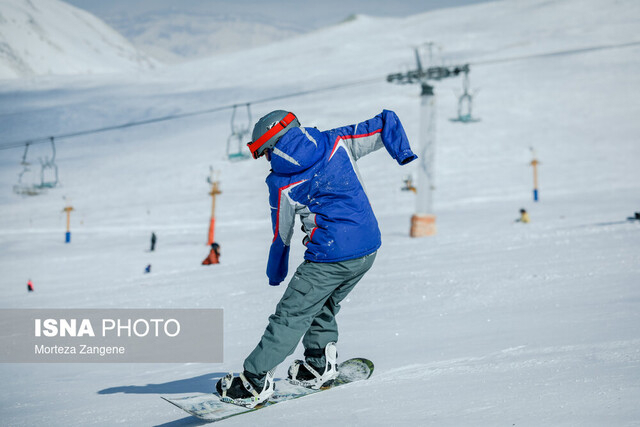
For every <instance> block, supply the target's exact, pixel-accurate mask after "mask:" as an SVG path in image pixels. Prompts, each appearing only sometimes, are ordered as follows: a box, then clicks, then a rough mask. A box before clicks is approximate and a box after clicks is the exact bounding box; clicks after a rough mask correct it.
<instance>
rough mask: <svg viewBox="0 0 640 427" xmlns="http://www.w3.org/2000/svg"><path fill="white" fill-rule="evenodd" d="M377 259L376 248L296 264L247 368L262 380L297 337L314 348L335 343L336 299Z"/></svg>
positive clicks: (291, 349) (336, 334)
mask: <svg viewBox="0 0 640 427" xmlns="http://www.w3.org/2000/svg"><path fill="white" fill-rule="evenodd" d="M375 258H376V253H375V252H374V253H372V254H370V255H366V256H364V257H361V258H356V259H351V260H347V261H340V262H331V263H319V262H310V261H305V262H303V263H302V264H300V266H299V267H298V269H297V270H296V273H295V274H294V276H293V278H292V279H291V281H290V282H289V285H288V287H287V289H286V290H285V292H284V294H283V295H282V298H281V299H280V302H279V303H278V305H277V306H276V312H275V313H274V314H272V315H271V316H269V325H268V326H267V329H266V330H265V331H264V334H263V335H262V339H260V342H259V343H258V345H257V346H256V348H255V349H254V350H253V351H252V352H251V354H250V355H249V356H248V357H247V358H246V359H245V361H244V370H245V373H247V374H250V376H251V377H253V378H256V379H258V378H259V379H262V378H263V377H264V375H266V373H267V372H269V371H270V370H271V369H273V368H275V367H276V366H278V365H279V364H280V363H282V362H283V361H284V359H286V358H287V357H288V356H289V355H291V354H292V353H293V352H294V351H295V349H296V347H297V346H298V343H299V342H300V338H302V344H303V345H304V348H305V349H306V350H311V351H313V350H316V352H317V350H324V348H325V347H326V346H327V344H329V343H330V342H337V341H338V324H337V323H336V314H338V311H340V302H341V301H342V300H343V299H344V298H345V297H346V296H347V295H348V294H349V292H351V290H352V289H353V287H354V286H355V285H356V284H357V283H358V282H359V281H360V279H362V277H363V276H364V274H365V273H366V272H367V271H368V270H369V269H370V268H371V266H372V265H373V261H374V260H375ZM303 336H304V337H303ZM322 360H324V356H322ZM323 363H324V362H323Z"/></svg>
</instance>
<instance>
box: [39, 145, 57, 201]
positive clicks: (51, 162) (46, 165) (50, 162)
mask: <svg viewBox="0 0 640 427" xmlns="http://www.w3.org/2000/svg"><path fill="white" fill-rule="evenodd" d="M51 151H52V153H53V154H52V156H51V159H49V158H48V157H45V158H44V159H43V158H40V159H39V160H40V185H39V186H38V187H39V188H41V189H45V188H54V187H56V186H57V185H58V165H57V164H56V143H55V140H54V139H53V137H51ZM49 169H50V170H51V171H52V172H53V180H49V181H45V171H46V170H49Z"/></svg>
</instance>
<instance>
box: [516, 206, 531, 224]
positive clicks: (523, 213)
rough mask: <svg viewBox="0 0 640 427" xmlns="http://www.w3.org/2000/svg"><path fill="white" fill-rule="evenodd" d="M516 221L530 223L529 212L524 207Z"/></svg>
mask: <svg viewBox="0 0 640 427" xmlns="http://www.w3.org/2000/svg"><path fill="white" fill-rule="evenodd" d="M516 222H522V223H524V224H528V223H529V214H528V213H527V211H526V210H525V209H524V208H522V209H520V218H518V219H516Z"/></svg>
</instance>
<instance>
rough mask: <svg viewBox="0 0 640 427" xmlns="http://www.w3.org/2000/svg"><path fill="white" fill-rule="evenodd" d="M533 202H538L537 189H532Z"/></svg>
mask: <svg viewBox="0 0 640 427" xmlns="http://www.w3.org/2000/svg"><path fill="white" fill-rule="evenodd" d="M533 201H534V202H537V201H538V189H537V188H534V189H533Z"/></svg>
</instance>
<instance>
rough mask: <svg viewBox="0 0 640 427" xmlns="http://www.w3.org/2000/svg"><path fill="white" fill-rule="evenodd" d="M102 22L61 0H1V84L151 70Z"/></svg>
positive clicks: (150, 64) (144, 58)
mask: <svg viewBox="0 0 640 427" xmlns="http://www.w3.org/2000/svg"><path fill="white" fill-rule="evenodd" d="M154 62H155V61H153V60H151V59H149V58H148V57H147V56H146V55H144V54H142V53H141V52H139V51H138V50H137V49H136V48H135V47H133V45H132V44H131V43H129V42H128V41H127V40H126V39H125V38H124V37H123V36H121V35H120V34H118V33H117V32H116V31H115V30H113V29H112V28H110V27H109V26H108V25H107V24H105V23H104V22H102V21H101V20H100V19H98V18H96V17H95V16H93V15H91V14H90V13H88V12H85V11H83V10H81V9H78V8H76V7H74V6H71V5H69V4H68V3H65V2H62V1H58V0H0V79H10V78H19V77H27V76H34V75H46V74H88V73H111V72H123V71H134V70H141V69H149V68H152V67H153V66H154Z"/></svg>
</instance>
